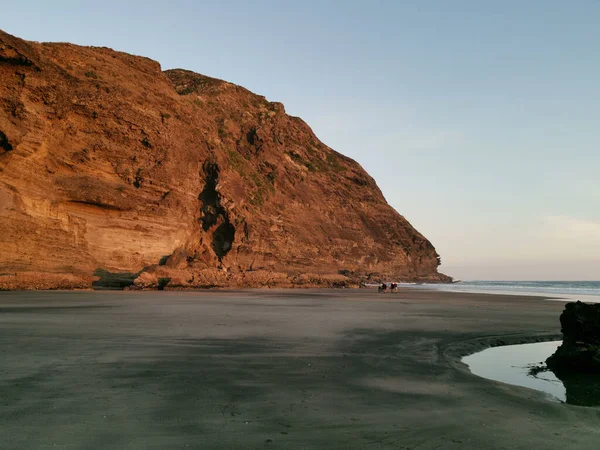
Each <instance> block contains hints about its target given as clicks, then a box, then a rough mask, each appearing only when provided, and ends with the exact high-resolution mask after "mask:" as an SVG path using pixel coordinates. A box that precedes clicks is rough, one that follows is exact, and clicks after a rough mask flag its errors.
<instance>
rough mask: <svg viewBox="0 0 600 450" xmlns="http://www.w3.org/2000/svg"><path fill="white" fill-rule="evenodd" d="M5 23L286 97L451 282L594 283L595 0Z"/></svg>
mask: <svg viewBox="0 0 600 450" xmlns="http://www.w3.org/2000/svg"><path fill="white" fill-rule="evenodd" d="M0 10H1V11H2V14H1V15H0V28H1V29H3V30H4V31H6V32H8V33H11V34H14V35H16V36H19V37H21V38H24V39H28V40H36V41H68V42H73V43H76V44H80V45H97V46H107V47H111V48H114V49H116V50H121V51H126V52H129V53H134V54H138V55H144V56H148V57H150V58H152V59H155V60H157V61H159V62H160V63H161V65H162V67H163V69H167V68H178V67H181V68H185V69H190V70H194V71H196V72H199V73H203V74H206V75H210V76H214V77H217V78H222V79H225V80H228V81H231V82H234V83H237V84H240V85H242V86H245V87H247V88H248V89H250V90H252V91H254V92H256V93H259V94H262V95H265V96H266V97H267V98H268V99H269V100H271V101H280V102H283V103H284V104H285V106H286V110H287V112H288V113H289V114H292V115H295V116H300V117H302V118H303V119H304V120H305V121H306V122H307V123H308V124H309V125H310V126H311V127H312V129H313V130H314V131H315V133H316V134H317V136H318V137H319V138H320V139H321V140H322V141H323V142H325V143H326V144H327V145H329V146H331V147H332V148H334V149H336V150H337V151H339V152H341V153H344V154H346V155H348V156H350V157H352V158H354V159H356V160H357V161H358V162H359V163H360V164H361V165H362V166H363V167H364V168H365V169H366V170H367V171H368V172H369V173H370V174H371V175H372V176H373V177H374V178H375V179H376V180H377V182H378V184H379V186H380V187H381V189H382V191H383V193H384V195H385V196H386V198H387V200H388V202H389V203H390V204H391V205H392V206H393V207H394V208H396V209H397V210H398V211H399V212H400V213H401V214H402V215H404V216H405V217H406V218H407V219H408V220H409V221H410V222H411V223H412V224H413V225H414V226H415V227H416V228H417V229H418V230H419V231H420V232H422V233H423V234H424V235H425V236H426V237H427V238H429V239H430V240H431V241H432V243H433V244H434V246H435V247H436V249H437V250H438V252H439V253H440V254H441V256H442V262H443V265H442V267H441V270H442V271H443V272H445V273H448V274H449V275H452V276H454V277H457V278H460V279H465V280H466V279H490V280H491V279H512V280H518V279H566V280H576V279H596V280H598V279H600V175H599V171H600V88H599V83H600V1H598V0H573V1H559V0H528V1H522V0H503V1H496V2H492V1H479V0H452V1H444V0H419V1H417V0H414V1H402V0H397V1H394V0H389V1H384V0H369V1H367V0H364V1H352V0H347V1H344V0H339V1H334V0H331V1H327V0H323V1H301V2H297V1H284V0H281V1H275V0H272V1H260V0H256V1H241V0H240V1H226V0H224V1H210V2H207V1H177V0H172V1H170V2H164V1H152V0H146V1H127V2H124V1H114V0H105V1H102V2H91V1H90V2H85V1H60V0H55V1H52V2H46V1H24V2H13V1H6V0H0Z"/></svg>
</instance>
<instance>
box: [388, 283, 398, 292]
mask: <svg viewBox="0 0 600 450" xmlns="http://www.w3.org/2000/svg"><path fill="white" fill-rule="evenodd" d="M397 289H398V284H397V283H392V284H390V292H397Z"/></svg>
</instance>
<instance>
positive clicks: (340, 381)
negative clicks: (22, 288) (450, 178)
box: [0, 290, 600, 450]
mask: <svg viewBox="0 0 600 450" xmlns="http://www.w3.org/2000/svg"><path fill="white" fill-rule="evenodd" d="M563 306H564V305H563V304H561V303H558V302H549V301H545V300H543V299H539V298H535V297H514V296H512V297H511V296H497V295H481V294H464V293H445V292H434V291H419V290H401V291H400V292H399V293H397V294H378V293H377V292H376V291H374V290H335V291H333V290H332V291H325V290H319V291H317V290H285V291H281V290H259V291H208V292H165V291H163V292H6V293H0V448H1V449H3V450H9V449H27V450H31V449H188V448H192V449H264V448H268V449H276V448H277V449H344V450H347V449H380V448H381V449H463V448H469V449H512V448H517V449H588V448H589V449H597V448H599V446H600V408H584V407H576V406H570V405H566V404H561V403H557V402H553V401H551V400H548V399H547V397H546V396H545V395H544V394H543V393H541V392H538V391H534V390H529V389H526V388H521V387H517V386H510V385H505V384H502V383H498V382H494V381H491V380H487V379H483V378H479V377H477V376H475V375H473V374H471V373H470V372H469V370H468V368H467V366H465V365H464V364H462V363H461V362H460V357H461V356H464V355H466V354H469V353H473V352H475V351H478V350H481V349H483V348H485V347H487V346H489V345H498V344H501V343H507V344H514V343H519V342H531V341H534V340H541V339H556V338H557V337H559V336H560V324H559V320H558V318H559V315H560V312H561V311H562V309H563Z"/></svg>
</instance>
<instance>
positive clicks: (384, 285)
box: [377, 282, 387, 292]
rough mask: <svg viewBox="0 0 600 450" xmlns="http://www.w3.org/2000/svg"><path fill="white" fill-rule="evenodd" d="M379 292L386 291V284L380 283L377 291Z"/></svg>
mask: <svg viewBox="0 0 600 450" xmlns="http://www.w3.org/2000/svg"><path fill="white" fill-rule="evenodd" d="M377 290H378V291H379V292H385V291H387V284H386V283H384V282H382V283H381V286H379V288H378V289H377Z"/></svg>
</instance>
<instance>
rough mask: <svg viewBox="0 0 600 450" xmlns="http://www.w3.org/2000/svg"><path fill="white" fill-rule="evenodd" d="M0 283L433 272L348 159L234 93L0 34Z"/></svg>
mask: <svg viewBox="0 0 600 450" xmlns="http://www.w3.org/2000/svg"><path fill="white" fill-rule="evenodd" d="M0 81H1V82H0V230H1V232H0V288H9V289H10V288H74V287H89V286H91V285H92V283H95V284H96V285H113V286H125V285H128V284H131V283H132V282H135V285H136V286H140V287H156V286H158V287H161V288H162V287H164V286H167V285H168V287H169V288H173V287H209V286H264V285H278V286H291V285H333V286H342V285H347V284H352V283H355V282H357V281H358V280H367V279H371V280H377V279H379V278H387V279H394V280H427V281H449V279H448V277H446V276H444V275H442V274H439V273H438V272H437V266H438V265H439V262H438V261H439V258H438V255H437V253H436V251H435V249H434V247H433V246H432V245H431V243H430V242H429V241H428V240H427V239H425V238H424V237H423V236H422V235H421V234H420V233H418V232H417V231H416V230H415V229H414V228H413V227H412V226H411V225H410V224H409V223H408V222H407V221H406V219H404V217H402V216H401V215H400V214H398V213H397V212H396V211H394V210H393V209H392V208H391V207H390V206H389V205H387V203H386V201H385V199H384V197H383V195H382V194H381V192H380V190H379V189H378V187H377V185H376V184H375V181H374V180H373V179H372V178H371V177H370V176H369V175H368V174H367V173H366V172H365V171H364V170H363V169H362V168H361V167H360V166H359V164H357V163H356V162H355V161H353V160H351V159H349V158H347V157H345V156H343V155H341V154H339V153H337V152H335V151H334V150H332V149H330V148H329V147H327V146H326V145H325V144H323V143H322V142H320V141H319V140H318V139H317V138H316V137H315V135H314V134H313V133H312V131H311V129H310V128H309V127H308V125H306V123H304V122H303V121H302V120H301V119H299V118H296V117H291V116H289V115H287V114H286V113H285V110H284V107H283V105H282V104H280V103H272V102H269V101H267V100H266V99H265V98H264V97H261V96H259V95H255V94H253V93H251V92H249V91H248V90H246V89H244V88H242V87H240V86H236V85H233V84H231V83H227V82H225V81H221V80H217V79H214V78H209V77H206V76H203V75H199V74H196V73H192V72H188V71H185V70H168V71H165V72H163V71H161V68H160V65H159V64H158V63H156V62H155V61H152V60H149V59H146V58H142V57H136V56H132V55H128V54H124V53H120V52H116V51H113V50H110V49H107V48H91V47H79V46H75V45H71V44H55V43H44V44H40V43H33V42H27V41H23V40H21V39H18V38H15V37H12V36H10V35H8V34H6V33H3V32H0Z"/></svg>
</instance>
